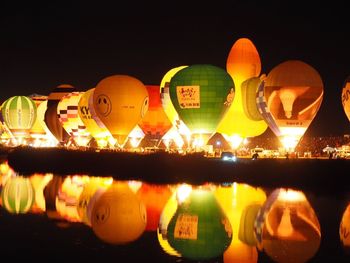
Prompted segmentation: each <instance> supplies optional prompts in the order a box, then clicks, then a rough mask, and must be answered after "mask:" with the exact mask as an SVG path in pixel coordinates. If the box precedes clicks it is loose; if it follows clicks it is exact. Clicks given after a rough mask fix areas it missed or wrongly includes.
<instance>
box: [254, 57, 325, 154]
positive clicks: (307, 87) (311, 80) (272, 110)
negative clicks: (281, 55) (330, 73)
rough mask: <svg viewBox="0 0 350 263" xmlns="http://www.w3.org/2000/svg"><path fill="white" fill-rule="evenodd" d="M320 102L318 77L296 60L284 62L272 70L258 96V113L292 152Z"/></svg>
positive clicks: (314, 72) (321, 96)
mask: <svg viewBox="0 0 350 263" xmlns="http://www.w3.org/2000/svg"><path fill="white" fill-rule="evenodd" d="M322 99H323V82H322V79H321V76H320V75H319V73H318V72H317V71H316V70H315V69H314V68H313V67H311V66H310V65H308V64H306V63H305V62H302V61H299V60H289V61H285V62H283V63H281V64H279V65H278V66H276V67H275V68H273V69H272V70H271V72H270V73H269V74H268V76H267V78H266V81H265V85H264V86H262V85H261V86H260V87H259V95H258V96H257V100H258V108H259V110H260V113H261V114H262V115H263V117H264V118H265V120H266V121H267V122H268V123H269V126H270V128H271V130H272V131H273V132H274V133H275V134H276V136H278V137H279V139H280V141H281V143H282V144H283V145H284V147H285V148H286V150H287V151H290V150H291V151H294V148H295V147H296V145H297V144H298V142H299V140H300V138H301V137H302V136H303V135H304V133H305V131H306V130H307V128H308V127H309V126H310V124H311V122H312V120H313V119H314V117H315V116H316V114H317V111H318V109H319V108H320V106H321V103H322Z"/></svg>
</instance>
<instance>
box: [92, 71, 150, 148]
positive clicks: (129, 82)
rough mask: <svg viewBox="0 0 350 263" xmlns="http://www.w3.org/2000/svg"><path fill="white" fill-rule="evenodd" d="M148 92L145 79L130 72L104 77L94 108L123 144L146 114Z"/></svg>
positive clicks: (96, 93)
mask: <svg viewBox="0 0 350 263" xmlns="http://www.w3.org/2000/svg"><path fill="white" fill-rule="evenodd" d="M148 101H149V99H148V92H147V89H146V87H145V86H144V85H143V83H142V82H141V81H139V80H138V79H136V78H134V77H130V76H127V75H114V76H110V77H107V78H105V79H103V80H101V81H100V82H99V83H98V84H97V86H96V88H95V91H94V94H93V108H94V110H95V111H96V113H97V116H98V117H99V119H100V120H101V121H102V122H103V124H104V125H105V126H106V127H107V129H108V130H109V131H110V133H111V134H112V135H113V137H114V138H115V139H116V140H117V142H118V144H119V146H123V145H124V143H125V142H126V139H127V137H128V134H129V133H130V132H131V130H132V129H133V128H134V127H135V126H136V124H137V123H138V122H139V121H140V120H141V119H142V118H143V117H144V116H145V114H146V113H147V110H148Z"/></svg>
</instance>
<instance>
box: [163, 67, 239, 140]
mask: <svg viewBox="0 0 350 263" xmlns="http://www.w3.org/2000/svg"><path fill="white" fill-rule="evenodd" d="M234 94H235V86H234V83H233V80H232V78H231V77H230V75H229V74H227V72H225V71H224V70H223V69H221V68H219V67H216V66H212V65H192V66H189V67H187V68H184V69H182V70H180V71H178V72H177V73H176V74H175V75H174V76H173V77H172V79H171V81H170V98H171V101H172V103H173V105H174V107H175V109H176V111H177V113H178V114H179V116H180V118H181V120H183V122H184V123H185V124H186V126H187V127H188V128H189V130H190V131H191V133H192V134H193V136H194V138H196V137H201V136H204V137H205V138H204V140H203V142H202V143H201V144H202V145H205V144H206V143H207V141H208V139H209V137H210V136H211V135H212V134H213V133H215V132H216V129H217V126H218V124H219V122H220V121H221V119H222V118H223V116H224V115H225V113H226V111H227V110H228V108H229V106H230V105H231V103H232V101H233V98H234Z"/></svg>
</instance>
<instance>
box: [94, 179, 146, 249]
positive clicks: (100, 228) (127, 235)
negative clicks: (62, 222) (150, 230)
mask: <svg viewBox="0 0 350 263" xmlns="http://www.w3.org/2000/svg"><path fill="white" fill-rule="evenodd" d="M91 223H92V229H93V231H94V233H95V234H96V236H97V237H98V238H100V239H101V240H102V241H104V242H106V243H109V244H115V245H118V244H127V243H130V242H133V241H135V240H137V239H138V238H139V237H140V236H141V235H142V233H143V232H144V230H145V228H146V223H147V214H146V209H145V206H144V204H143V203H142V202H141V200H140V198H139V197H138V196H137V195H136V194H135V193H134V192H133V191H132V190H131V188H130V187H129V185H128V183H127V182H121V181H118V182H114V183H113V184H112V185H111V186H110V187H109V189H108V190H107V191H106V192H104V193H103V194H102V195H101V196H100V197H99V199H98V200H97V201H96V203H95V204H94V207H93V209H92V215H91Z"/></svg>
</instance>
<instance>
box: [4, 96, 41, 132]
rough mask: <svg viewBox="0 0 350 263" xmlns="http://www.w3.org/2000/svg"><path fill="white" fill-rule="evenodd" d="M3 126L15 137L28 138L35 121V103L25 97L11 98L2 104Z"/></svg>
mask: <svg viewBox="0 0 350 263" xmlns="http://www.w3.org/2000/svg"><path fill="white" fill-rule="evenodd" d="M1 111H2V116H3V118H4V121H5V124H6V125H7V127H8V128H9V129H10V131H11V133H12V134H13V135H14V136H15V137H18V138H19V137H22V138H23V137H29V130H30V128H32V126H33V124H34V122H35V119H36V105H35V102H34V101H33V100H32V99H31V98H29V97H27V96H13V97H11V98H9V99H7V100H6V101H5V102H4V103H3V104H2V108H1Z"/></svg>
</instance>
